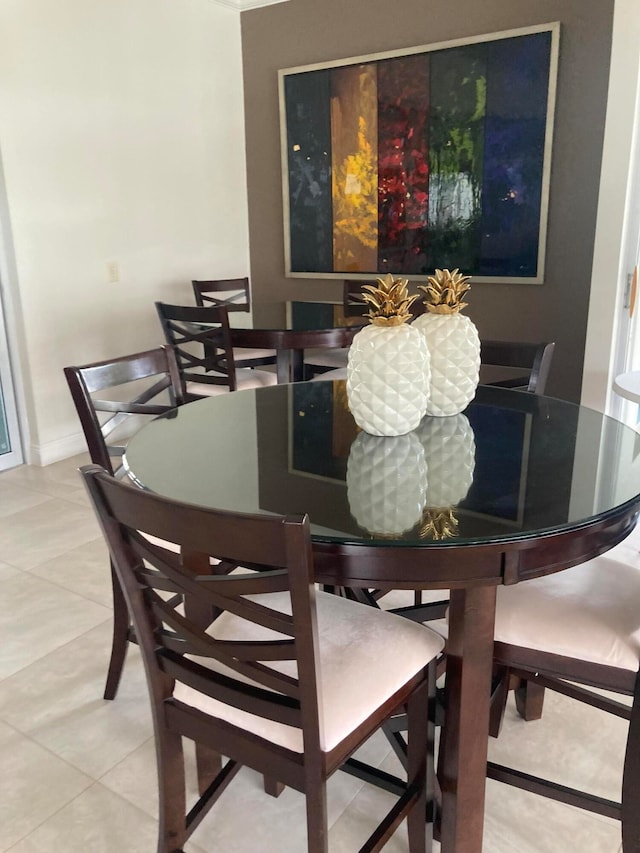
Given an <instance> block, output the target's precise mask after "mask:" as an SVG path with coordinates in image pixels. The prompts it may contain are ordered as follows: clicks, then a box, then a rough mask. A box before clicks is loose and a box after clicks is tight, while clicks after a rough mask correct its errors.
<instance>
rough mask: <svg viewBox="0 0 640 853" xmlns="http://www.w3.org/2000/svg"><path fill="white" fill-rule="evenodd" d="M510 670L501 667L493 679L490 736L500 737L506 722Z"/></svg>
mask: <svg viewBox="0 0 640 853" xmlns="http://www.w3.org/2000/svg"><path fill="white" fill-rule="evenodd" d="M509 672H510V671H509V669H507V668H504V667H499V668H498V672H497V673H496V675H495V676H494V679H493V688H492V691H491V709H490V712H489V736H490V737H499V735H500V730H501V729H502V723H503V721H504V712H505V710H506V708H507V698H508V696H509V682H510V674H509Z"/></svg>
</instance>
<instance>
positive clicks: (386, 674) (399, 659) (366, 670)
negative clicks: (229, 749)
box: [174, 592, 444, 752]
mask: <svg viewBox="0 0 640 853" xmlns="http://www.w3.org/2000/svg"><path fill="white" fill-rule="evenodd" d="M251 598H252V599H253V600H255V601H261V600H264V601H265V603H267V604H268V606H270V607H272V608H277V609H278V610H280V611H281V612H283V613H284V612H288V613H290V612H291V608H290V600H289V596H288V594H286V593H279V594H274V595H270V596H260V595H257V596H251ZM316 602H317V615H318V636H319V655H318V672H319V683H318V693H319V697H320V706H321V707H320V745H321V747H322V749H324V750H325V751H329V750H331V749H332V748H333V747H334V746H336V745H337V744H338V743H340V742H341V741H342V740H343V739H344V738H345V737H346V736H347V735H348V734H349V733H350V732H352V731H353V730H354V729H355V728H357V726H358V725H360V723H362V722H363V721H364V720H365V719H367V717H368V716H369V715H370V714H371V713H372V712H373V711H374V710H375V709H376V708H378V707H379V706H380V705H382V703H383V702H384V701H385V700H386V699H387V698H388V697H390V696H392V695H393V694H394V693H395V692H396V691H397V690H399V689H400V688H401V687H402V686H403V685H404V684H405V683H406V682H407V681H408V680H409V679H410V678H412V676H414V675H415V674H416V673H417V672H419V671H420V670H421V669H423V667H425V666H426V665H427V664H428V663H429V661H431V660H432V659H433V658H434V657H435V656H436V655H437V654H438V653H439V652H440V651H441V650H442V648H443V645H444V641H443V640H442V638H441V637H439V636H438V635H437V634H435V633H434V632H433V631H430V630H429V629H428V628H425V627H424V626H422V625H417V624H415V623H413V622H410V621H409V620H408V619H402V618H401V617H399V616H393V615H392V614H389V613H384V612H382V611H380V610H377V609H376V608H374V607H367V606H366V605H364V604H356V603H355V602H353V601H348V600H347V599H344V598H339V597H337V596H333V595H329V594H328V593H324V592H317V593H316ZM210 633H211V635H212V636H215V637H216V638H218V639H226V640H230V639H233V640H237V639H242V640H256V639H261V640H262V639H273V638H274V637H278V636H280V635H279V634H277V633H275V632H274V631H271V630H269V629H266V628H262V627H260V626H258V625H255V624H254V623H250V622H247V621H246V620H243V619H239V618H238V617H237V616H234V615H232V614H230V613H228V612H225V613H224V614H222V616H221V617H220V618H219V619H217V620H216V621H215V622H214V623H213V625H212V626H211V628H210ZM198 660H199V662H200V663H203V664H205V665H208V666H211V665H212V662H211V661H210V660H209V661H207V660H205V659H201V658H199V659H198ZM267 665H273V666H274V668H275V667H277V668H278V669H279V670H280V671H282V672H286V673H289V674H292V675H295V674H296V664H295V662H292V661H280V662H277V663H274V664H267ZM215 669H216V670H217V671H220V672H228V670H226V668H225V667H224V666H223V665H221V664H216V665H215ZM232 674H233V675H234V677H235V678H239V676H238V675H237V674H235V673H232ZM243 680H246V679H243ZM174 696H175V698H176V699H179V700H180V701H182V702H184V703H186V704H187V705H191V706H193V707H196V708H199V709H201V710H202V711H205V712H206V713H208V714H211V715H212V716H214V717H219V718H222V719H225V720H227V721H229V722H231V723H232V724H233V725H236V726H239V727H241V728H243V729H245V730H247V731H251V732H254V733H255V734H257V735H259V736H261V737H264V738H266V739H268V740H270V741H272V742H274V743H277V744H280V745H281V746H284V747H286V748H288V749H292V750H295V751H296V752H302V751H303V744H302V733H301V731H300V730H299V729H296V728H293V727H291V726H285V725H283V724H281V723H275V722H273V721H271V720H265V719H262V718H261V717H257V716H255V715H253V714H248V713H246V712H245V711H241V710H238V709H236V708H232V707H230V706H228V705H225V704H224V703H221V702H218V701H217V700H216V699H211V698H210V697H208V696H205V695H203V694H201V693H199V692H198V691H195V690H193V689H192V688H190V687H187V686H185V685H184V684H180V683H177V684H176V687H175V691H174Z"/></svg>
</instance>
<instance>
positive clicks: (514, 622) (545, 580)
mask: <svg viewBox="0 0 640 853" xmlns="http://www.w3.org/2000/svg"><path fill="white" fill-rule="evenodd" d="M629 539H630V540H632V539H633V540H635V541H634V542H633V543H631V542H630V541H625V542H623V543H621V545H619V546H617V547H616V548H615V549H613V550H612V551H610V552H607V553H605V554H603V555H602V556H600V557H596V558H595V559H593V560H590V561H589V562H587V563H582V564H581V565H578V566H575V567H574V568H571V569H567V570H565V571H563V572H560V573H559V574H557V575H550V576H548V577H542V578H537V579H535V580H531V581H527V583H523V584H516V585H515V586H508V587H500V588H499V589H498V599H497V610H496V628H495V645H494V650H495V651H494V659H495V665H496V667H497V668H498V675H499V676H500V677H499V678H498V679H497V682H496V683H497V688H496V691H495V693H494V695H493V708H492V734H493V735H494V736H497V735H498V734H499V727H500V722H501V720H502V715H503V712H504V705H505V702H506V700H507V696H508V691H509V688H510V687H511V688H515V690H516V704H517V708H518V711H519V713H520V715H521V716H523V717H524V718H525V719H537V718H538V717H539V716H540V715H541V713H542V698H543V696H544V690H545V689H551V690H555V691H558V692H560V693H562V694H564V695H566V696H568V697H570V698H572V699H575V700H578V701H582V702H586V703H587V704H589V705H591V706H594V707H595V708H598V709H600V710H602V711H605V712H609V713H611V714H615V715H616V716H618V717H621V718H623V719H625V720H628V721H629V730H628V736H627V746H626V755H625V759H624V767H623V768H621V771H622V798H621V802H613V801H610V800H608V799H604V798H602V797H598V796H594V795H593V794H590V793H587V792H585V791H578V790H576V789H574V788H569V787H566V786H563V785H561V784H559V782H558V781H557V780H556V781H550V780H547V779H542V778H539V777H537V776H533V775H530V774H527V773H523V772H521V771H519V770H517V769H513V768H507V767H504V766H501V765H497V764H492V763H490V764H489V765H488V769H487V773H488V776H489V778H491V779H496V780H498V781H501V782H505V783H507V784H510V785H515V786H517V787H519V788H522V789H524V790H525V791H530V792H533V793H536V794H539V795H541V796H544V797H547V798H550V799H553V800H557V801H559V802H562V803H568V804H569V805H572V806H576V807H578V808H582V809H586V810H587V811H590V812H594V813H596V814H600V815H604V816H606V817H609V818H614V819H618V820H621V821H622V842H623V849H624V851H625V853H632V851H633V852H634V853H637V851H640V812H639V811H638V799H639V797H640V680H639V677H638V665H639V664H640V649H639V646H638V636H639V635H640V616H639V614H640V554H639V552H638V540H637V534H632V535H631V537H629ZM588 688H600V689H602V690H605V691H612V692H614V693H618V694H621V695H625V696H632V697H633V704H632V705H631V707H629V705H628V704H625V703H621V702H618V701H615V700H613V699H612V698H610V697H609V696H608V695H605V694H602V693H596V692H595V691H593V690H590V689H588ZM596 737H599V733H598V732H594V738H596ZM582 746H583V747H584V748H585V749H587V750H588V749H589V744H588V741H584V742H583V744H582Z"/></svg>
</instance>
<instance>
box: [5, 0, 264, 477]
mask: <svg viewBox="0 0 640 853" xmlns="http://www.w3.org/2000/svg"><path fill="white" fill-rule="evenodd" d="M0 153H1V154H2V160H3V164H4V175H5V183H6V200H7V206H8V211H9V216H10V222H11V228H12V232H13V244H14V249H15V269H14V274H13V275H12V276H11V279H12V280H11V281H9V282H8V283H5V284H8V286H9V288H10V289H11V294H10V296H11V297H12V301H13V303H14V305H15V306H16V311H15V316H17V317H18V318H19V321H18V325H19V328H18V329H16V330H15V338H16V339H17V346H18V348H19V350H20V356H21V358H20V363H21V365H22V370H21V373H22V376H21V377H19V378H18V379H19V381H20V379H21V380H22V386H23V393H24V401H25V410H26V413H27V418H28V429H29V446H28V448H27V455H28V457H29V458H30V460H31V461H32V462H34V463H36V464H38V463H39V464H47V463H48V462H52V461H54V460H56V459H59V458H62V457H64V456H68V455H70V454H71V453H73V452H77V451H78V450H80V449H82V448H83V447H84V444H83V442H82V440H81V437H80V432H79V426H78V420H77V416H76V414H75V410H74V408H73V406H72V403H71V400H70V396H69V393H68V390H67V387H66V383H65V381H64V377H63V373H62V368H63V367H64V366H65V365H67V364H82V363H86V362H90V361H96V360H99V359H101V358H108V357H111V356H115V355H118V354H123V353H127V352H134V351H136V350H140V349H144V348H147V347H151V346H155V345H157V344H159V343H161V342H162V336H161V333H160V327H159V323H158V320H157V317H156V314H155V309H154V307H153V302H154V300H156V299H160V300H165V301H178V302H180V301H183V300H185V301H189V302H190V301H191V289H190V281H191V279H192V278H198V277H201V278H206V277H214V276H219V277H224V276H226V275H244V274H246V273H247V272H248V268H249V262H248V235H247V199H246V173H245V145H244V120H243V94H242V67H241V41H240V15H239V13H238V12H236V11H234V10H232V9H228V8H224V7H223V6H220V5H217V4H216V3H213V2H211V0H109V2H104V0H55V2H51V0H3V3H2V4H1V6H0ZM112 261H113V262H116V263H117V264H118V266H119V270H120V281H119V282H118V283H114V284H109V283H107V263H108V262H112Z"/></svg>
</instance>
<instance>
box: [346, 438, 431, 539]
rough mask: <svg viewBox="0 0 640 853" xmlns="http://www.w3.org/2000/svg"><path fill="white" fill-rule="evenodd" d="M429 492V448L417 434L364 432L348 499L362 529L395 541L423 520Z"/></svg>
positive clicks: (356, 446) (353, 458)
mask: <svg viewBox="0 0 640 853" xmlns="http://www.w3.org/2000/svg"><path fill="white" fill-rule="evenodd" d="M426 489H427V466H426V463H425V458H424V450H423V446H422V444H421V442H420V440H419V438H418V436H417V435H416V433H415V432H410V433H407V434H406V435H396V436H379V435H369V434H368V433H366V432H361V433H360V435H359V436H358V437H357V438H356V440H355V441H354V442H353V444H352V445H351V449H350V451H349V459H348V462H347V497H348V500H349V509H350V510H351V515H352V516H353V517H354V518H355V520H356V521H357V523H358V525H359V526H360V527H362V528H363V529H364V530H366V531H367V532H368V533H372V534H374V535H379V536H385V537H387V536H388V537H394V536H400V535H401V534H402V533H404V532H405V531H407V530H411V528H412V527H415V526H416V525H417V524H418V523H419V522H420V521H421V519H422V513H423V510H424V506H425V493H426Z"/></svg>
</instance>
